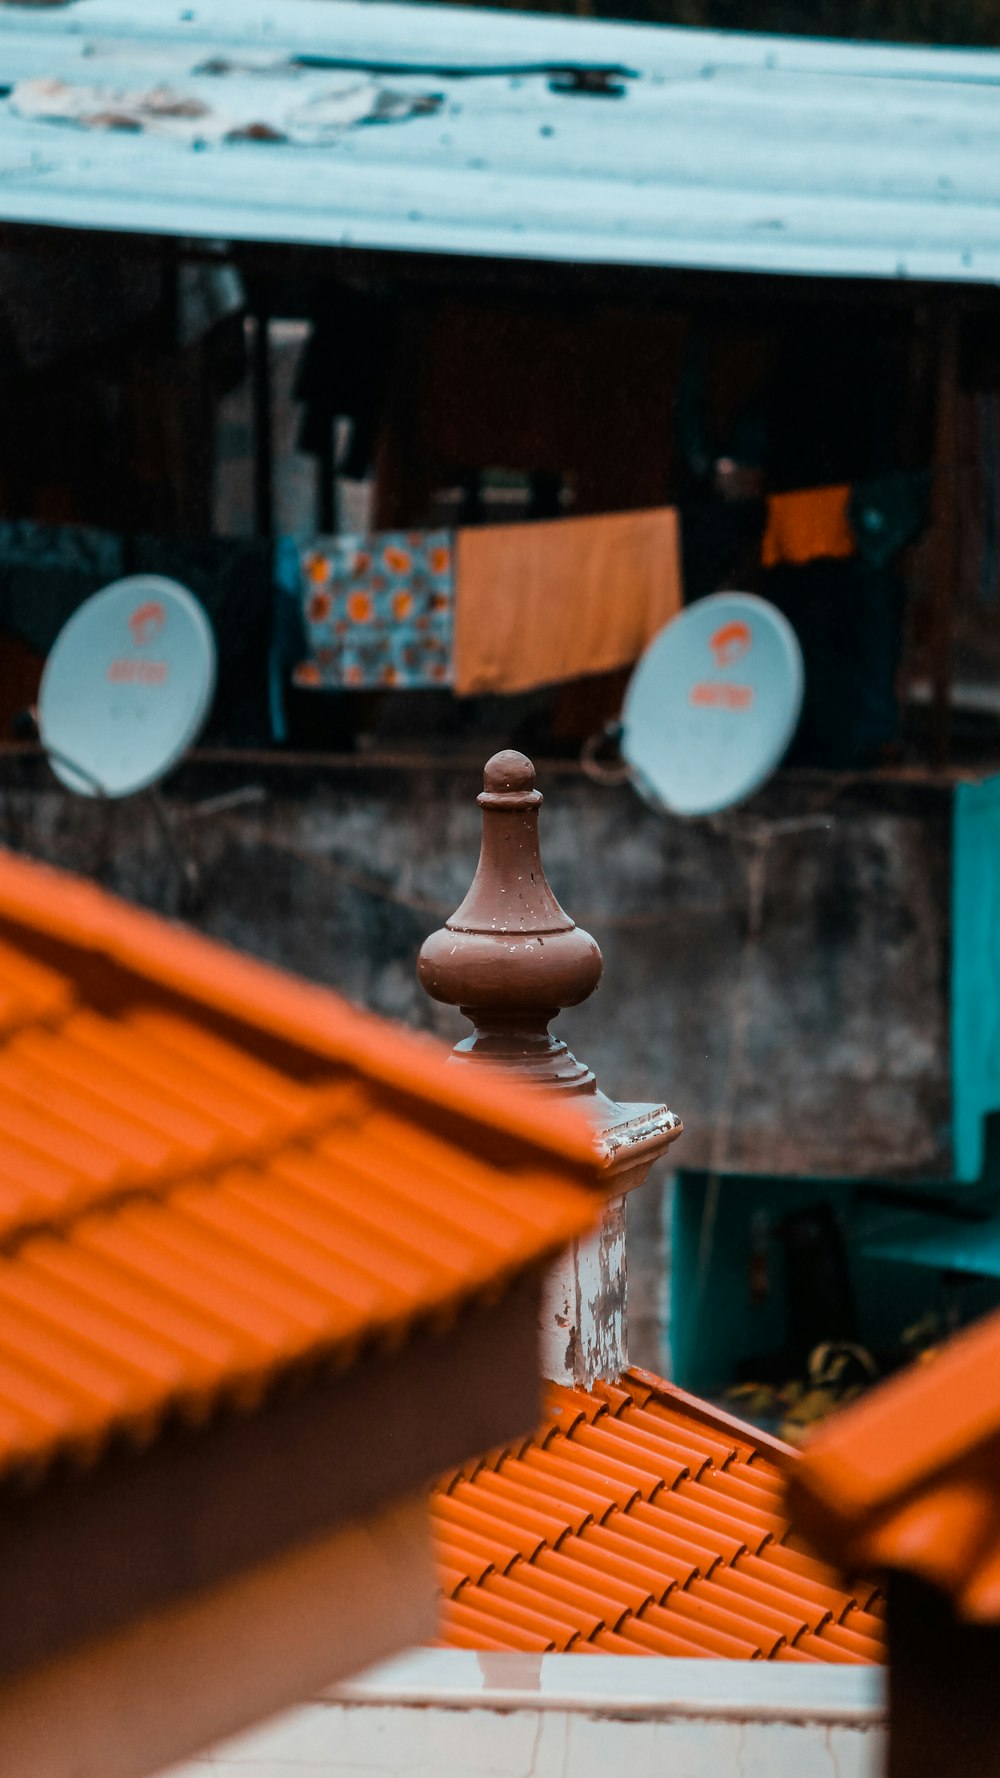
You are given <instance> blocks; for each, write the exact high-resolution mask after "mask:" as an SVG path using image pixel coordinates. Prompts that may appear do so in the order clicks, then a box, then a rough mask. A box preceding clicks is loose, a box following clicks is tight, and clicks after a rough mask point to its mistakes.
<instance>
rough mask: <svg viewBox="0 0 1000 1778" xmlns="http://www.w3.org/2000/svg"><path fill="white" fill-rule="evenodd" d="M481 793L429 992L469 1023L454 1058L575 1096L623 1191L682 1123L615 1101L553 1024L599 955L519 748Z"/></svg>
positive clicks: (592, 972) (591, 976)
mask: <svg viewBox="0 0 1000 1778" xmlns="http://www.w3.org/2000/svg"><path fill="white" fill-rule="evenodd" d="M483 784H484V789H483V792H482V795H481V796H480V797H479V806H480V808H481V809H482V811H483V843H482V850H481V852H480V855H479V866H478V869H477V870H476V875H475V878H474V879H473V883H472V887H471V888H470V890H469V893H468V895H467V896H466V897H465V900H464V901H463V903H462V905H461V907H459V908H457V909H456V911H455V912H454V913H453V914H452V916H451V919H450V920H449V921H448V922H447V925H445V926H443V927H442V928H441V930H440V931H439V932H434V933H432V934H431V936H430V938H428V939H427V940H426V941H425V943H424V945H423V948H422V950H421V952H420V960H419V963H418V965H417V968H418V972H419V975H420V980H421V982H422V983H423V986H424V987H425V988H426V990H427V992H428V994H430V995H431V997H432V998H433V999H435V1000H443V1001H445V1002H446V1004H448V1005H450V1006H458V1007H460V1008H461V1010H462V1012H463V1013H464V1014H465V1016H466V1018H467V1019H470V1020H471V1021H472V1024H473V1026H474V1031H473V1035H472V1036H471V1037H466V1038H465V1039H464V1040H463V1041H462V1042H461V1043H458V1044H456V1046H455V1049H454V1051H453V1056H454V1059H455V1060H456V1061H462V1062H464V1063H468V1062H475V1061H479V1062H483V1061H486V1062H499V1063H502V1064H503V1065H504V1066H506V1067H508V1068H513V1069H514V1070H515V1071H516V1072H517V1073H518V1074H520V1075H521V1076H522V1077H524V1078H526V1079H528V1080H531V1081H533V1082H535V1083H537V1085H539V1086H541V1087H546V1088H549V1089H556V1090H558V1091H561V1092H563V1093H573V1094H578V1095H580V1098H581V1104H582V1106H583V1107H584V1108H585V1109H586V1111H587V1113H588V1115H589V1117H590V1119H591V1121H592V1123H593V1125H594V1140H595V1145H596V1148H597V1151H598V1153H599V1154H600V1156H601V1158H602V1160H603V1162H604V1164H605V1166H606V1167H607V1168H608V1170H609V1172H612V1173H614V1174H615V1175H616V1176H621V1175H628V1176H629V1179H628V1180H623V1179H622V1178H620V1177H619V1178H618V1189H619V1190H625V1189H628V1184H629V1182H630V1181H634V1182H635V1183H638V1180H639V1178H640V1177H644V1176H645V1172H646V1170H647V1169H648V1167H649V1164H650V1162H651V1161H652V1160H654V1159H655V1158H656V1156H657V1154H659V1153H660V1152H661V1151H662V1150H663V1149H664V1148H666V1146H667V1144H668V1143H670V1142H672V1141H673V1140H674V1139H675V1137H677V1136H679V1135H680V1133H681V1125H680V1120H679V1119H678V1118H676V1117H675V1116H674V1114H673V1112H672V1111H668V1109H667V1107H666V1106H665V1105H647V1104H627V1105H619V1104H617V1103H616V1102H615V1101H614V1100H612V1099H609V1098H607V1097H606V1096H605V1094H604V1093H602V1092H601V1091H600V1090H599V1088H598V1086H597V1082H596V1080H595V1079H594V1076H593V1074H592V1072H591V1070H590V1069H589V1068H587V1067H586V1066H585V1065H584V1064H583V1063H582V1062H578V1061H577V1059H576V1057H575V1056H574V1055H572V1054H571V1053H570V1051H569V1050H568V1049H567V1047H566V1045H565V1044H564V1043H563V1042H562V1041H561V1040H560V1039H559V1038H558V1037H553V1036H552V1034H551V1033H550V1031H549V1028H548V1027H549V1021H550V1020H551V1019H553V1018H555V1016H556V1014H557V1012H559V1010H560V1008H561V1007H564V1006H579V1004H580V1002H581V1001H582V1000H586V999H587V997H588V995H590V994H592V993H593V991H594V989H595V988H596V986H597V984H598V982H599V980H600V976H601V969H602V961H601V953H600V951H599V950H598V947H597V945H596V943H595V941H594V940H593V939H592V938H591V936H590V934H589V932H583V931H581V929H580V927H579V926H576V925H574V923H573V921H572V920H571V919H570V917H569V915H568V914H567V913H566V911H565V909H564V908H561V907H560V905H559V903H558V901H557V900H556V898H555V896H554V895H553V893H552V890H551V889H550V887H549V885H548V883H547V881H546V878H545V872H544V870H543V868H542V861H541V856H540V854H539V850H538V811H539V808H540V806H541V802H542V796H541V792H540V791H538V790H536V789H535V768H534V766H533V765H532V763H531V761H530V759H526V758H525V756H524V754H523V753H515V752H512V751H507V752H504V753H495V754H494V755H493V758H492V759H491V760H490V761H489V762H488V763H487V766H486V770H485V772H484V774H483Z"/></svg>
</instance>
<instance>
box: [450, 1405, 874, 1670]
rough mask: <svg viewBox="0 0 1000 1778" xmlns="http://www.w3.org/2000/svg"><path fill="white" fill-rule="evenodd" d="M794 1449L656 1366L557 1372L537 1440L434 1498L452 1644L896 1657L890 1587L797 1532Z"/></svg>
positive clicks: (471, 1470)
mask: <svg viewBox="0 0 1000 1778" xmlns="http://www.w3.org/2000/svg"><path fill="white" fill-rule="evenodd" d="M786 1449H787V1448H786V1447H784V1446H779V1445H778V1444H777V1441H774V1440H769V1439H767V1438H766V1437H764V1435H762V1434H757V1433H756V1432H754V1431H753V1430H752V1429H751V1428H749V1427H745V1426H743V1425H741V1423H740V1422H738V1421H735V1420H732V1419H730V1418H729V1416H728V1415H725V1414H721V1413H715V1412H714V1411H713V1410H711V1409H710V1408H708V1407H707V1406H706V1405H705V1404H702V1403H699V1402H698V1401H696V1400H695V1399H694V1398H693V1397H691V1396H688V1395H685V1394H684V1392H683V1391H681V1390H678V1389H674V1388H672V1387H671V1385H670V1384H668V1383H663V1382H661V1381H660V1380H659V1379H658V1378H655V1377H651V1376H649V1375H648V1374H647V1373H645V1372H643V1371H635V1370H633V1371H630V1372H629V1373H628V1374H627V1375H626V1376H625V1377H623V1378H622V1379H621V1381H620V1382H619V1383H618V1384H614V1385H612V1384H607V1383H598V1384H595V1386H594V1389H593V1391H592V1392H588V1391H585V1390H582V1389H560V1388H556V1387H555V1386H553V1387H552V1388H551V1389H550V1391H549V1396H548V1408H547V1420H546V1424H545V1425H544V1426H543V1427H542V1429H541V1431H540V1432H539V1433H537V1434H536V1436H535V1437H534V1438H533V1439H530V1440H527V1441H525V1442H524V1443H523V1444H518V1445H515V1446H511V1447H509V1448H508V1449H505V1450H502V1451H495V1452H493V1453H492V1454H491V1455H490V1456H489V1457H486V1458H484V1459H483V1460H482V1462H481V1463H479V1464H474V1465H469V1466H466V1467H465V1468H464V1469H463V1470H461V1471H460V1472H458V1473H457V1474H456V1475H453V1476H450V1477H449V1478H447V1479H446V1480H445V1481H444V1482H442V1484H441V1485H440V1487H439V1488H438V1490H437V1491H436V1493H435V1494H434V1496H433V1499H432V1515H433V1520H434V1525H435V1535H436V1543H437V1557H438V1569H439V1577H440V1582H441V1586H442V1589H443V1594H444V1600H443V1605H442V1614H441V1640H442V1641H443V1642H444V1643H446V1644H448V1645H450V1646H452V1647H458V1648H478V1649H490V1648H506V1649H530V1650H536V1651H538V1652H539V1653H541V1652H545V1651H553V1650H559V1651H570V1652H578V1653H589V1654H593V1653H621V1654H632V1655H636V1654H661V1655H689V1656H732V1657H734V1658H743V1659H750V1660H754V1659H758V1658H760V1657H764V1658H765V1659H777V1660H819V1661H833V1662H841V1661H846V1662H851V1661H879V1660H882V1659H883V1658H884V1625H883V1620H882V1607H881V1601H880V1598H879V1595H878V1593H877V1590H876V1589H875V1588H874V1587H872V1586H870V1585H864V1586H861V1585H859V1586H855V1587H854V1588H852V1589H847V1588H846V1586H845V1583H844V1581H843V1580H842V1579H841V1577H840V1576H839V1575H838V1573H837V1572H836V1571H835V1570H832V1569H830V1568H828V1567H826V1566H825V1565H824V1564H823V1563H821V1562H819V1561H817V1560H816V1559H815V1558H814V1557H813V1556H811V1555H809V1554H806V1553H805V1551H804V1549H803V1548H802V1547H801V1546H800V1545H799V1544H797V1543H796V1542H795V1540H794V1539H792V1537H791V1535H790V1528H789V1524H788V1520H787V1517H786V1515H785V1510H784V1506H783V1500H782V1497H783V1482H782V1475H781V1471H780V1469H779V1466H778V1462H777V1461H776V1459H777V1458H778V1457H779V1456H781V1455H784V1454H785V1452H786ZM788 1456H789V1458H792V1457H793V1456H794V1454H793V1453H791V1452H788Z"/></svg>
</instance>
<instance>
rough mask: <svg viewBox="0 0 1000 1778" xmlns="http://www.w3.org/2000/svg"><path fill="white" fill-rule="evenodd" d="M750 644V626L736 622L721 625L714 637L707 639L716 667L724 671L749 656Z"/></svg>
mask: <svg viewBox="0 0 1000 1778" xmlns="http://www.w3.org/2000/svg"><path fill="white" fill-rule="evenodd" d="M752 642H753V634H752V632H751V629H750V625H749V624H746V623H742V622H740V621H737V622H735V623H729V624H723V625H722V627H721V629H718V630H716V632H715V635H714V636H712V637H710V638H709V644H708V646H709V648H710V649H711V650H712V653H713V655H714V656H715V664H716V666H717V667H720V668H723V669H725V668H726V667H735V665H736V663H737V661H741V660H742V659H743V656H744V655H745V654H749V652H750V646H751V643H752Z"/></svg>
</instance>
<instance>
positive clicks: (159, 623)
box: [128, 599, 167, 648]
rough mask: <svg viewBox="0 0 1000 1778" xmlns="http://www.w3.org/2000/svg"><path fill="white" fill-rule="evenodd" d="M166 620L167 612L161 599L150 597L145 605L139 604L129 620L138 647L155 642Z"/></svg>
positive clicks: (133, 639)
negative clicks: (160, 601)
mask: <svg viewBox="0 0 1000 1778" xmlns="http://www.w3.org/2000/svg"><path fill="white" fill-rule="evenodd" d="M166 621H167V614H166V612H165V611H164V609H163V606H162V605H161V604H160V603H159V600H157V599H150V600H147V602H146V604H145V605H137V606H136V608H135V610H134V611H133V612H132V614H131V616H130V617H129V620H128V627H129V629H130V630H131V632H132V641H133V642H134V644H135V646H136V648H145V647H147V646H148V644H149V643H150V642H154V641H155V640H156V637H157V636H158V635H159V633H160V631H161V630H162V628H163V626H164V624H165V623H166Z"/></svg>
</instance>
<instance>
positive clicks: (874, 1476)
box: [788, 1315, 1000, 1623]
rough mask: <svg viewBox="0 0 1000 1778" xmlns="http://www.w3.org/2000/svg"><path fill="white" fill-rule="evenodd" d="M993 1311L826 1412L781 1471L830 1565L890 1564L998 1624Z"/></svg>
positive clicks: (999, 1494) (966, 1613) (998, 1324)
mask: <svg viewBox="0 0 1000 1778" xmlns="http://www.w3.org/2000/svg"><path fill="white" fill-rule="evenodd" d="M998 1458H1000V1315H992V1316H990V1317H989V1319H988V1320H986V1321H985V1322H982V1323H980V1324H978V1325H977V1326H975V1327H973V1328H971V1329H970V1330H969V1331H968V1332H966V1333H964V1334H961V1335H959V1336H958V1337H956V1338H955V1339H953V1340H951V1341H950V1342H949V1343H948V1344H947V1345H945V1346H943V1347H941V1348H939V1349H938V1350H937V1351H936V1352H935V1354H934V1355H932V1356H931V1357H929V1358H927V1359H926V1360H925V1361H924V1362H921V1363H917V1364H915V1365H913V1366H912V1367H911V1368H910V1369H908V1370H906V1371H904V1372H902V1373H901V1374H900V1375H899V1376H897V1377H894V1378H892V1379H891V1380H890V1381H889V1382H887V1383H884V1384H882V1385H881V1386H880V1387H879V1388H877V1389H874V1390H872V1391H871V1392H870V1394H868V1395H866V1396H865V1397H864V1399H863V1400H862V1401H860V1402H858V1403H857V1404H856V1405H854V1406H852V1407H850V1408H848V1409H845V1411H844V1412H843V1413H842V1414H838V1415H837V1416H835V1418H833V1419H831V1420H830V1421H829V1422H828V1424H827V1425H826V1426H824V1428H823V1430H822V1431H821V1432H820V1433H818V1434H817V1436H816V1437H815V1438H814V1439H812V1440H811V1441H810V1443H809V1445H808V1446H807V1448H806V1451H805V1453H804V1455H803V1457H802V1459H801V1461H800V1462H799V1463H798V1464H796V1465H795V1467H794V1468H793V1469H792V1470H791V1471H790V1473H789V1476H788V1501H789V1510H790V1512H791V1514H792V1517H793V1519H794V1522H795V1523H796V1525H801V1526H802V1527H803V1529H804V1530H805V1531H806V1532H807V1533H808V1535H809V1536H810V1537H811V1538H813V1539H814V1540H815V1542H816V1544H817V1546H818V1547H819V1548H820V1549H822V1550H823V1551H824V1553H825V1554H826V1555H827V1556H828V1557H829V1558H830V1559H831V1560H834V1561H843V1562H849V1563H854V1562H860V1563H863V1564H864V1565H865V1566H866V1567H869V1568H871V1569H873V1570H874V1571H887V1572H892V1571H901V1572H906V1573H909V1574H913V1575H917V1576H919V1577H920V1578H922V1579H924V1580H927V1581H930V1582H931V1583H933V1584H934V1585H935V1586H937V1587H939V1588H940V1589H941V1590H942V1591H943V1592H945V1593H946V1594H948V1595H949V1596H950V1597H951V1599H952V1601H953V1602H954V1605H955V1608H956V1610H957V1612H958V1614H959V1615H960V1616H961V1617H964V1618H968V1619H972V1620H976V1621H979V1622H988V1623H1000V1560H998V1555H1000V1487H998V1483H997V1475H998V1469H997V1463H998Z"/></svg>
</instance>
